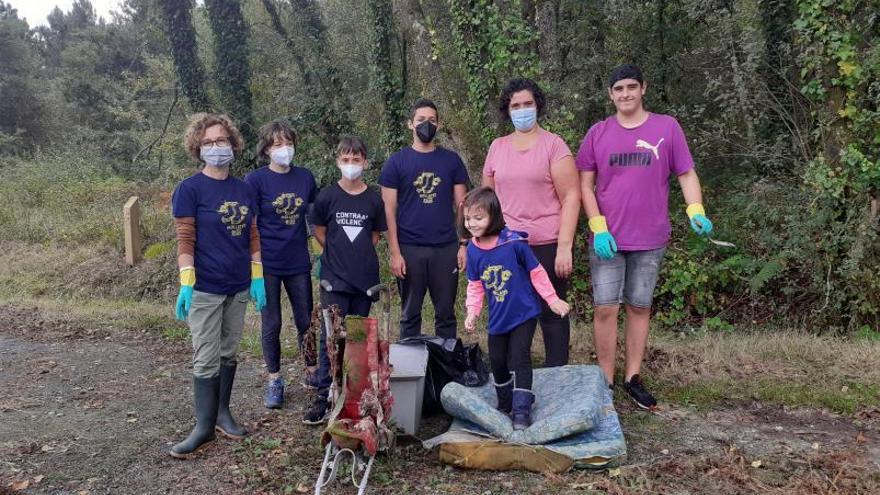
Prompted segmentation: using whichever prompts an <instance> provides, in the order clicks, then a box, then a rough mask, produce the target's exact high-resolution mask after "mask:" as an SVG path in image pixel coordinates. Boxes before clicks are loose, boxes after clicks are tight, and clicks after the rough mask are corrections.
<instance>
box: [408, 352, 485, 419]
mask: <svg viewBox="0 0 880 495" xmlns="http://www.w3.org/2000/svg"><path fill="white" fill-rule="evenodd" d="M400 343H401V344H415V343H424V344H425V347H426V348H427V349H428V368H427V370H426V373H425V393H424V398H423V400H422V414H423V415H430V414H434V413H437V412H440V411H442V410H443V405H442V404H441V403H440V392H441V391H442V390H443V387H445V386H446V384H447V383H449V382H456V383H459V384H461V385H464V386H466V387H479V386H481V385H483V384H485V383H486V382H487V381H488V380H489V372H488V370H487V369H486V365H485V363H484V362H483V351H482V350H481V349H480V346H479V345H478V344H467V345H465V344H464V343H462V341H461V339H443V338H440V337H428V336H418V337H411V338H408V339H404V340H401V341H400Z"/></svg>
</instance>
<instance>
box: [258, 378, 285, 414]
mask: <svg viewBox="0 0 880 495" xmlns="http://www.w3.org/2000/svg"><path fill="white" fill-rule="evenodd" d="M263 404H265V405H266V407H267V408H269V409H281V406H283V405H284V379H283V378H276V379H274V380H270V381H269V384H268V385H266V395H265V396H263Z"/></svg>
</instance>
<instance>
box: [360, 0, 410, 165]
mask: <svg viewBox="0 0 880 495" xmlns="http://www.w3.org/2000/svg"><path fill="white" fill-rule="evenodd" d="M367 7H368V8H369V13H370V39H371V43H370V46H371V50H370V68H371V69H372V74H371V75H372V85H373V86H374V87H375V88H376V91H378V92H379V93H380V94H381V95H382V98H383V101H384V104H385V112H384V113H385V139H384V140H383V141H384V144H385V146H386V148H387V149H388V150H389V151H390V150H393V149H396V148H398V147H400V146H403V145H404V144H405V135H404V134H403V133H401V132H400V127H401V125H402V124H403V121H404V118H403V115H404V111H403V107H404V104H403V95H404V93H405V91H404V89H403V81H401V79H400V76H399V75H398V74H397V73H396V72H395V67H394V64H393V62H392V60H393V59H392V53H391V52H392V50H391V47H392V45H391V43H392V40H393V39H394V38H395V33H394V11H393V9H392V7H391V2H390V1H389V0H368V1H367Z"/></svg>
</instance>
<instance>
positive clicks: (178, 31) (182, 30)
mask: <svg viewBox="0 0 880 495" xmlns="http://www.w3.org/2000/svg"><path fill="white" fill-rule="evenodd" d="M193 3H194V2H193V1H192V0H186V1H181V0H162V17H163V20H164V21H165V34H166V36H167V37H168V41H169V43H170V45H171V57H172V59H173V60H174V70H175V72H177V80H178V84H179V86H180V89H181V90H182V91H183V94H184V95H185V96H186V99H187V101H188V102H189V106H190V108H192V110H193V111H195V112H206V111H208V110H209V109H210V108H211V104H210V101H209V100H208V93H207V91H206V90H205V71H204V69H203V68H202V63H201V61H200V60H199V56H198V47H197V45H196V34H195V30H194V29H193V25H192V14H191V10H192V6H193Z"/></svg>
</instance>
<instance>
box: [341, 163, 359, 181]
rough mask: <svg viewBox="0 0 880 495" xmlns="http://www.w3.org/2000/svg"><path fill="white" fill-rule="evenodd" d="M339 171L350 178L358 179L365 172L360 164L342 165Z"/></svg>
mask: <svg viewBox="0 0 880 495" xmlns="http://www.w3.org/2000/svg"><path fill="white" fill-rule="evenodd" d="M339 171H340V172H342V176H343V177H345V178H346V179H348V180H358V179H359V178H360V177H361V175H363V174H364V167H362V166H360V165H340V166H339Z"/></svg>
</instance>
